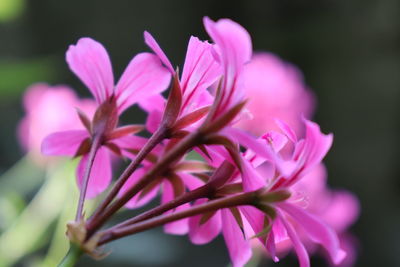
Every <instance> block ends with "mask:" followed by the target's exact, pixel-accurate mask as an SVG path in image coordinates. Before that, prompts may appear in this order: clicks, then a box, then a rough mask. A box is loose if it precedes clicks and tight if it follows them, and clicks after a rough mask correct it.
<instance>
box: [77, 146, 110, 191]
mask: <svg viewBox="0 0 400 267" xmlns="http://www.w3.org/2000/svg"><path fill="white" fill-rule="evenodd" d="M87 163H88V155H87V154H86V155H84V156H83V157H82V158H81V160H80V162H79V165H78V168H77V169H76V171H77V183H78V186H79V188H81V187H82V182H83V176H84V173H85V169H86V166H87ZM111 175H112V173H111V159H110V152H109V151H108V150H107V149H106V148H105V147H100V148H99V150H98V151H97V153H96V156H95V158H94V162H93V166H92V169H91V172H90V177H89V183H88V187H87V191H86V198H94V197H96V196H97V195H98V194H100V193H102V192H103V191H104V190H105V189H106V188H107V187H108V185H109V184H110V182H111Z"/></svg>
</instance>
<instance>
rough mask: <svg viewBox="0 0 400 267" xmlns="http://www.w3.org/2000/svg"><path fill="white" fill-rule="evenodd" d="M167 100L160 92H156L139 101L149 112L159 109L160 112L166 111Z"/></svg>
mask: <svg viewBox="0 0 400 267" xmlns="http://www.w3.org/2000/svg"><path fill="white" fill-rule="evenodd" d="M165 105H166V101H165V99H164V97H163V96H162V95H160V94H156V95H153V96H150V97H146V98H144V99H142V100H140V102H139V106H140V107H141V108H142V109H143V110H144V111H146V112H147V113H149V112H151V111H153V110H158V111H160V112H162V111H164V108H165Z"/></svg>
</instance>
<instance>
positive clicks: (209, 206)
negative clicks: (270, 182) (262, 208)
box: [99, 191, 258, 245]
mask: <svg viewBox="0 0 400 267" xmlns="http://www.w3.org/2000/svg"><path fill="white" fill-rule="evenodd" d="M257 196H258V192H257V191H253V192H247V193H242V194H238V195H234V196H228V197H224V198H220V199H216V200H212V201H209V202H206V203H204V204H200V205H196V206H193V207H191V208H189V209H186V210H183V211H179V212H174V213H171V214H167V215H161V216H158V217H154V218H152V219H149V220H146V221H142V222H139V223H136V224H133V225H128V226H125V227H122V228H120V229H112V230H105V231H103V232H102V233H101V234H102V235H103V237H102V238H101V239H100V242H99V245H102V244H105V243H107V242H110V241H113V240H115V239H119V238H122V237H125V236H128V235H132V234H135V233H139V232H142V231H145V230H148V229H151V228H154V227H158V226H161V225H164V224H166V223H170V222H174V221H177V220H181V219H184V218H187V217H192V216H195V215H199V214H203V213H207V212H212V211H216V210H219V209H222V208H230V207H236V206H241V205H252V204H254V203H255V202H256V199H257Z"/></svg>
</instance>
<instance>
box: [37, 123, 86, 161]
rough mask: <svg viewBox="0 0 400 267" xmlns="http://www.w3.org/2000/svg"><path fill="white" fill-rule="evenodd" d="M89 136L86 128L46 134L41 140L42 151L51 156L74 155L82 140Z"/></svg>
mask: <svg viewBox="0 0 400 267" xmlns="http://www.w3.org/2000/svg"><path fill="white" fill-rule="evenodd" d="M87 137H89V134H88V132H87V131H86V130H72V131H65V132H57V133H53V134H50V135H48V136H47V137H46V138H45V139H44V140H43V142H42V147H41V150H42V153H43V154H44V155H52V156H71V157H73V156H75V154H76V152H77V151H78V148H79V146H80V145H81V143H82V141H83V140H84V139H85V138H87Z"/></svg>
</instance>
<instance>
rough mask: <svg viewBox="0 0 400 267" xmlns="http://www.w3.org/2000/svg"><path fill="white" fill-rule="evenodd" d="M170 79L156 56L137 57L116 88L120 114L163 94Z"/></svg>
mask: <svg viewBox="0 0 400 267" xmlns="http://www.w3.org/2000/svg"><path fill="white" fill-rule="evenodd" d="M170 79H171V74H170V73H169V72H168V70H167V69H166V68H164V67H163V66H162V65H161V61H160V59H159V58H158V57H157V56H156V55H154V54H151V53H140V54H138V55H136V56H135V57H134V58H133V59H132V60H131V62H130V63H129V65H128V67H127V68H126V69H125V71H124V73H123V74H122V76H121V79H120V80H119V81H118V84H117V85H116V87H115V94H116V96H117V105H118V111H119V113H122V112H123V111H124V110H125V109H127V108H128V107H129V106H131V105H133V104H134V103H138V102H140V101H141V100H142V99H145V98H148V97H151V96H153V95H156V94H159V93H161V92H162V91H164V90H165V89H167V87H168V85H169V82H170Z"/></svg>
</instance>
